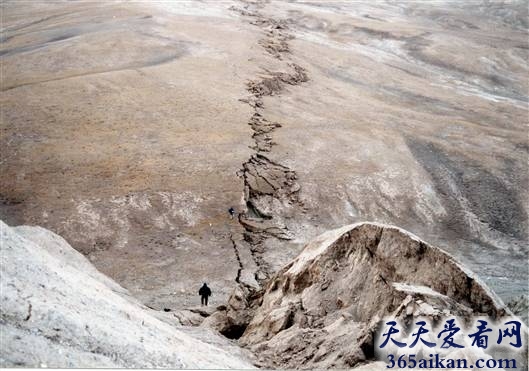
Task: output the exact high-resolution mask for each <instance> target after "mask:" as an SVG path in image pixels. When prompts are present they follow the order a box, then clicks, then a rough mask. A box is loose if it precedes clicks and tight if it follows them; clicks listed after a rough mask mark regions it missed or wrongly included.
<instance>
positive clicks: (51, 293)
mask: <svg viewBox="0 0 529 371" xmlns="http://www.w3.org/2000/svg"><path fill="white" fill-rule="evenodd" d="M0 231H1V236H0V241H1V270H0V272H1V280H0V297H1V311H0V367H14V366H23V367H54V368H55V367H56V368H63V367H134V368H151V367H157V368H164V367H165V368H193V369H198V368H216V369H219V368H220V369H225V368H236V369H248V368H253V366H252V365H251V363H250V362H249V361H247V360H246V359H244V357H242V356H241V355H240V354H238V355H237V356H234V355H233V352H230V350H229V349H222V347H220V346H214V345H211V344H207V343H206V342H203V341H201V340H198V339H196V338H194V337H192V336H190V335H189V334H186V333H184V332H183V331H180V330H178V329H177V328H175V327H173V326H171V325H170V324H168V323H165V322H163V321H161V320H160V319H157V318H155V316H153V315H152V312H151V313H149V312H150V310H149V309H148V308H146V307H145V306H143V305H142V304H140V303H139V302H137V301H136V300H134V299H133V298H132V297H130V295H129V294H128V293H127V291H126V290H125V289H123V288H122V287H120V286H119V285H118V284H116V283H115V282H114V281H112V280H110V279H109V278H108V277H106V276H105V275H103V274H101V273H100V272H98V271H97V270H96V269H95V268H94V267H93V266H92V265H91V264H90V262H89V261H88V260H87V259H85V258H84V257H83V256H82V255H81V254H80V253H78V252H77V251H75V250H74V249H73V248H71V247H70V245H69V244H68V243H67V242H66V241H65V240H64V239H63V238H61V237H59V236H58V235H56V234H54V233H52V232H50V231H48V230H46V229H43V228H40V227H9V226H8V225H6V224H5V223H3V222H1V221H0Z"/></svg>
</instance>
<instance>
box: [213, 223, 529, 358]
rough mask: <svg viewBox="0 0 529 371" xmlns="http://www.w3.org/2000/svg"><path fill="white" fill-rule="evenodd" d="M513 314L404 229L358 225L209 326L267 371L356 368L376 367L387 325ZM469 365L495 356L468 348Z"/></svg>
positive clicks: (321, 240) (237, 296)
mask: <svg viewBox="0 0 529 371" xmlns="http://www.w3.org/2000/svg"><path fill="white" fill-rule="evenodd" d="M509 315H512V313H511V312H510V310H509V309H508V308H507V307H506V306H505V305H504V304H503V303H502V301H501V300H500V299H499V298H498V297H497V296H496V294H494V293H493V292H492V291H491V290H490V289H489V288H488V287H487V286H486V285H485V284H484V283H482V282H481V281H480V279H479V278H478V277H477V276H476V275H475V274H473V273H472V272H470V271H469V270H468V269H467V268H465V267H464V266H462V265H461V264H460V263H459V262H457V261H456V260H455V259H454V258H453V257H452V256H450V255H449V254H447V253H446V252H444V251H442V250H441V249H439V248H436V247H434V246H431V245H429V244H427V243H426V242H424V241H422V240H420V239H419V238H417V237H416V236H414V235H412V234H410V233H409V232H407V231H404V230H402V229H399V228H396V227H392V226H387V225H383V224H377V223H358V224H354V225H349V226H345V227H343V228H340V229H336V230H333V231H329V232H327V233H324V234H323V235H321V236H320V237H318V238H317V239H315V240H314V241H312V242H311V243H309V244H308V245H307V246H306V247H305V249H304V250H303V252H302V253H301V254H300V255H299V256H298V257H297V258H296V259H295V260H294V261H292V262H291V263H289V264H287V265H286V266H285V267H284V268H283V269H281V270H280V271H279V272H277V273H276V274H275V275H274V276H272V277H271V278H270V280H269V281H268V282H267V284H266V286H265V287H264V289H263V290H262V291H261V292H252V293H250V294H249V295H248V294H246V295H245V292H244V290H242V289H236V290H235V292H234V293H233V295H232V296H231V298H230V300H229V303H228V306H227V308H226V309H225V310H223V311H220V312H217V313H214V314H213V316H211V317H210V318H208V319H207V320H206V321H205V322H204V324H203V325H204V326H212V327H213V328H216V329H218V330H220V331H221V332H224V333H227V332H229V333H230V334H232V335H239V336H241V337H240V340H239V342H240V344H241V345H243V346H245V347H248V348H249V349H250V350H251V351H252V352H253V353H254V354H256V355H257V356H258V358H259V361H258V364H259V365H260V366H263V367H266V368H300V367H301V368H349V367H354V366H358V365H359V364H362V363H370V362H373V361H374V354H375V353H374V352H375V349H374V341H375V334H376V330H377V329H378V327H379V326H380V321H381V320H382V319H383V318H384V317H386V316H391V317H393V318H398V319H400V320H402V321H403V322H405V323H408V324H409V323H411V322H412V321H413V320H414V319H416V318H418V317H427V318H429V319H430V320H432V321H434V322H439V321H441V320H442V319H446V318H448V317H450V316H457V317H458V318H464V319H468V320H469V321H470V320H471V319H472V318H474V317H475V316H488V317H490V318H493V319H500V318H502V317H505V316H509ZM460 357H462V358H466V359H468V360H469V361H470V360H475V359H477V358H476V357H488V356H487V355H485V354H482V353H479V352H478V353H476V352H474V351H473V350H468V349H467V350H465V352H462V353H461V354H460ZM523 357H524V356H523V354H522V355H521V358H520V359H519V362H522V363H523ZM384 367H385V365H384Z"/></svg>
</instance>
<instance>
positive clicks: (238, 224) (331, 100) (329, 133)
mask: <svg viewBox="0 0 529 371" xmlns="http://www.w3.org/2000/svg"><path fill="white" fill-rule="evenodd" d="M0 7H1V9H0V10H1V12H2V26H1V27H2V30H1V31H2V33H1V40H0V57H1V58H2V61H1V62H2V63H1V65H2V74H1V78H0V79H1V81H0V85H1V86H0V105H1V106H2V115H1V117H0V120H1V122H0V125H1V130H2V131H1V133H2V134H1V136H0V149H1V161H0V173H1V174H2V181H1V182H0V218H2V219H3V220H6V221H7V222H8V224H11V225H19V224H29V225H42V226H44V227H46V228H48V229H50V230H52V231H54V232H56V233H58V234H60V235H61V236H64V238H66V239H67V240H68V241H69V242H70V243H71V244H72V246H74V247H75V248H76V249H77V250H78V251H81V252H82V253H83V254H84V255H85V256H87V257H88V258H89V259H90V261H91V262H92V263H93V264H94V265H95V266H96V267H97V268H98V269H99V270H101V271H102V272H103V273H104V274H106V275H108V276H109V277H111V278H112V279H114V280H116V282H118V283H119V284H120V285H122V286H123V287H125V288H126V289H127V290H129V291H130V292H131V293H132V294H133V295H134V297H136V298H138V299H139V300H140V301H141V302H142V303H144V304H146V305H149V306H151V307H153V308H156V309H161V308H170V309H182V308H189V307H193V306H194V305H196V303H197V299H196V290H197V289H198V286H199V285H200V284H201V283H202V282H203V281H208V282H210V283H211V286H212V289H213V291H214V297H213V298H212V299H213V304H215V305H217V304H223V303H225V302H226V301H227V299H228V297H229V294H230V293H231V291H232V290H233V288H234V287H236V286H238V284H239V283H244V285H247V286H250V287H254V288H256V287H258V285H259V284H260V283H262V282H264V280H266V278H267V277H270V276H272V275H273V274H274V273H275V272H276V271H277V270H279V269H281V267H283V266H284V264H286V263H288V262H289V261H290V260H291V259H293V258H295V257H296V256H297V254H298V253H299V252H300V251H301V249H302V248H303V246H304V245H305V244H306V243H307V242H308V241H311V240H312V239H313V238H314V237H316V236H318V235H319V234H321V233H323V232H324V231H326V230H329V229H333V228H336V227H337V226H340V225H344V224H349V223H354V222H357V221H362V220H373V221H378V222H383V223H389V224H392V225H399V226H402V227H403V228H405V229H406V230H409V231H412V232H413V233H416V234H417V235H420V236H423V237H424V238H425V239H427V240H428V241H432V243H434V244H435V245H436V246H440V247H442V248H444V249H445V250H447V251H449V252H450V253H451V254H453V255H454V256H456V257H457V258H458V259H459V260H460V261H462V262H463V263H464V264H465V265H466V266H468V267H470V268H471V269H472V270H474V271H475V272H477V273H478V274H479V275H480V277H482V278H483V280H484V281H485V282H486V283H487V284H488V285H489V286H490V287H491V288H493V289H494V290H495V292H497V293H498V294H499V295H500V296H501V297H502V298H503V299H504V300H505V301H510V300H511V299H512V298H515V297H519V296H520V295H522V294H526V293H527V292H528V283H527V277H528V274H529V272H528V267H527V264H525V261H526V260H527V252H528V249H527V225H528V222H527V212H528V206H527V205H529V203H528V202H527V201H528V198H527V184H528V182H529V175H528V168H527V157H528V149H529V146H528V144H527V127H526V122H527V113H528V110H527V102H528V101H529V99H528V94H527V92H528V80H527V73H528V71H529V67H528V63H527V60H529V55H528V50H529V44H528V40H527V6H526V3H525V2H524V1H509V2H490V1H476V2H474V1H473V2H464V1H463V2H448V1H446V2H445V1H436V2H406V1H401V2H393V1H388V2H385V1H376V2H373V1H354V2H347V1H340V2H336V1H320V2H318V1H309V2H307V1H267V0H263V1H249V0H248V1H214V0H212V1H173V2H130V1H123V2H121V1H113V2H71V1H54V2H43V1H42V2H36V1H34V2H20V1H2V2H1V4H0ZM230 206H234V207H235V208H236V209H237V211H238V212H239V213H240V218H237V219H233V220H232V219H230V218H229V217H228V214H227V210H228V208H229V207H230ZM522 262H523V264H522Z"/></svg>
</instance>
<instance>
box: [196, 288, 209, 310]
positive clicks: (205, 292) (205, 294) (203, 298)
mask: <svg viewBox="0 0 529 371" xmlns="http://www.w3.org/2000/svg"><path fill="white" fill-rule="evenodd" d="M198 295H200V303H201V304H202V305H205V306H207V305H208V298H209V297H210V296H211V289H210V288H209V287H208V285H206V283H204V284H203V285H202V287H201V288H200V290H198Z"/></svg>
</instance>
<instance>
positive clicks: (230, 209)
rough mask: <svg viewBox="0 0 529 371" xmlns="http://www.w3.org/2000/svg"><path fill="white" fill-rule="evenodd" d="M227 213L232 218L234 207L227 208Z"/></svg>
mask: <svg viewBox="0 0 529 371" xmlns="http://www.w3.org/2000/svg"><path fill="white" fill-rule="evenodd" d="M228 213H229V214H230V219H233V217H234V216H235V209H234V208H233V207H230V208H229V209H228Z"/></svg>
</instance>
